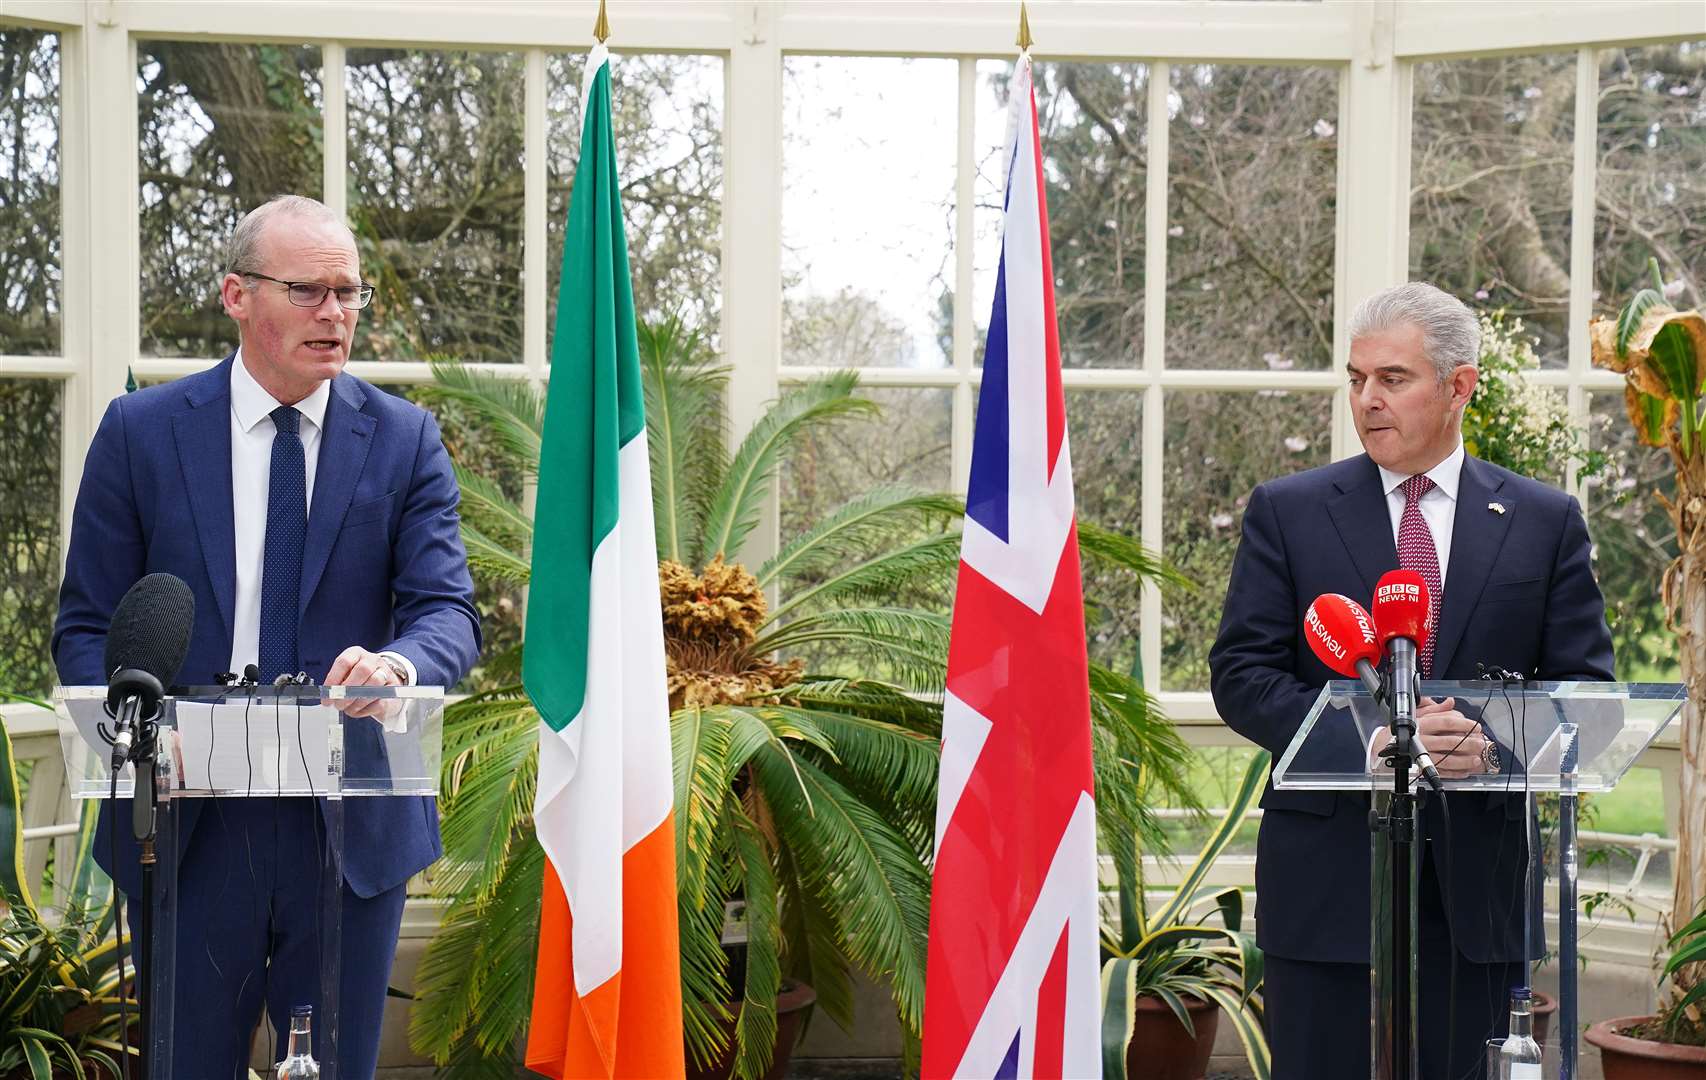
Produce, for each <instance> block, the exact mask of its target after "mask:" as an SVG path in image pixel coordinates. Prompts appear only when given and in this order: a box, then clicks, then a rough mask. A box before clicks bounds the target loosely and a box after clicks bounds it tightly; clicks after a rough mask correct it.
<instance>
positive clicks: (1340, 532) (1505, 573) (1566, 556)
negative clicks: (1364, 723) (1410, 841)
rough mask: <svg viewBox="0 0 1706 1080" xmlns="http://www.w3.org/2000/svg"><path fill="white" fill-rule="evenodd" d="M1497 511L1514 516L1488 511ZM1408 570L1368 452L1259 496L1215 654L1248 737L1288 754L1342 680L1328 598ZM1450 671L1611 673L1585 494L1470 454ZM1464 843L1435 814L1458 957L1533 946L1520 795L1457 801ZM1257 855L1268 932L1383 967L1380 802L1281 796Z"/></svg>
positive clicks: (1444, 609)
mask: <svg viewBox="0 0 1706 1080" xmlns="http://www.w3.org/2000/svg"><path fill="white" fill-rule="evenodd" d="M1495 501H1496V502H1498V503H1499V504H1500V505H1502V506H1503V507H1504V510H1505V512H1504V513H1502V514H1501V513H1497V512H1495V511H1494V510H1492V509H1490V508H1489V506H1488V504H1489V503H1491V502H1495ZM1397 568H1398V552H1397V548H1396V546H1395V544H1394V543H1393V539H1392V521H1391V517H1390V516H1389V513H1388V511H1387V506H1386V496H1385V493H1384V492H1383V491H1382V490H1381V484H1380V472H1379V470H1378V469H1377V468H1376V466H1375V464H1374V462H1373V461H1371V460H1370V459H1369V458H1368V456H1367V455H1366V454H1364V455H1361V456H1358V457H1355V458H1351V459H1349V460H1346V461H1340V462H1335V463H1334V464H1332V465H1327V466H1325V467H1323V468H1319V469H1312V470H1310V471H1308V472H1304V473H1298V474H1295V475H1292V476H1287V477H1284V478H1282V479H1278V480H1273V481H1270V482H1269V483H1266V484H1263V485H1261V486H1260V487H1258V488H1256V490H1255V491H1254V492H1253V493H1252V494H1251V496H1250V505H1249V508H1248V509H1247V510H1246V511H1245V514H1244V528H1243V539H1242V541H1241V542H1240V544H1239V546H1238V554H1237V556H1236V558H1235V559H1234V560H1233V564H1232V576H1231V579H1230V581H1229V583H1228V585H1227V590H1226V607H1225V609H1224V612H1223V614H1222V617H1221V623H1220V635H1219V637H1218V638H1217V639H1216V641H1215V643H1214V648H1213V650H1212V651H1211V652H1210V653H1209V667H1210V670H1211V673H1212V686H1213V690H1214V702H1215V707H1216V708H1217V709H1218V710H1219V712H1220V715H1221V717H1222V718H1223V719H1224V720H1225V721H1226V723H1227V724H1228V725H1229V726H1231V727H1232V728H1233V730H1235V731H1237V732H1238V733H1239V734H1241V735H1243V736H1244V737H1246V738H1248V739H1250V740H1251V741H1252V742H1255V743H1257V744H1258V745H1260V746H1262V747H1263V748H1265V749H1267V750H1269V751H1270V752H1272V753H1273V755H1274V758H1275V760H1278V758H1279V756H1280V755H1281V754H1283V753H1284V752H1285V749H1286V747H1287V745H1288V744H1289V743H1290V742H1291V740H1292V737H1293V736H1294V735H1295V734H1296V733H1297V730H1298V728H1299V727H1300V726H1301V725H1302V723H1303V718H1304V716H1305V714H1307V713H1308V711H1309V707H1310V705H1311V704H1312V703H1313V701H1314V699H1315V696H1316V694H1317V692H1318V691H1319V690H1320V688H1321V686H1322V685H1323V684H1324V683H1326V682H1327V681H1328V680H1329V679H1334V678H1338V677H1339V676H1337V675H1335V674H1333V672H1332V671H1330V670H1329V669H1328V668H1327V667H1326V666H1325V665H1323V664H1322V663H1321V662H1320V661H1319V660H1317V659H1316V658H1315V655H1314V653H1313V652H1311V651H1310V649H1309V647H1308V643H1307V642H1305V641H1304V640H1303V637H1302V625H1303V616H1304V612H1305V611H1306V610H1307V609H1308V607H1309V605H1310V603H1311V602H1313V601H1314V599H1315V598H1316V597H1317V596H1319V595H1321V594H1322V593H1328V592H1337V593H1344V594H1345V595H1347V596H1350V597H1351V598H1353V599H1355V600H1357V601H1358V602H1360V603H1364V604H1366V603H1367V601H1368V599H1369V598H1370V597H1371V596H1372V595H1373V592H1374V587H1375V584H1376V583H1377V582H1378V581H1379V580H1380V577H1381V575H1383V574H1385V573H1386V572H1387V571H1389V570H1395V569H1397ZM1439 622H1440V625H1439V630H1438V635H1437V637H1436V638H1435V647H1434V674H1435V677H1436V678H1440V679H1457V680H1463V679H1473V678H1476V677H1477V671H1476V668H1475V665H1476V664H1477V663H1482V664H1485V665H1487V666H1488V667H1494V666H1498V667H1504V668H1509V669H1511V670H1514V671H1521V672H1524V673H1526V674H1528V675H1529V676H1530V677H1532V678H1538V679H1559V680H1564V679H1588V680H1605V681H1609V680H1610V679H1611V678H1612V655H1611V634H1610V631H1609V630H1608V629H1607V627H1606V624H1605V602H1604V600H1603V598H1602V597H1601V596H1600V592H1599V586H1598V585H1597V584H1596V583H1595V582H1594V578H1593V569H1592V565H1591V562H1590V547H1589V542H1588V533H1587V524H1586V522H1585V521H1583V519H1582V513H1581V509H1580V507H1579V506H1577V505H1576V501H1575V499H1573V498H1571V497H1570V496H1569V495H1566V494H1565V493H1564V492H1562V491H1559V490H1558V489H1556V488H1553V487H1548V486H1547V485H1545V484H1541V483H1537V482H1535V481H1533V480H1529V479H1527V478H1525V477H1522V476H1518V475H1517V474H1516V473H1513V472H1510V471H1509V470H1507V469H1502V468H1499V467H1498V466H1496V465H1489V464H1487V463H1486V462H1484V461H1479V460H1477V459H1476V458H1473V457H1469V456H1465V458H1464V461H1463V475H1462V480H1461V481H1460V483H1459V486H1458V492H1457V512H1456V517H1455V519H1454V524H1453V526H1452V539H1451V555H1450V562H1449V564H1448V567H1447V570H1446V575H1445V597H1444V600H1443V603H1442V605H1441V610H1440V615H1439ZM1451 798H1452V803H1451V813H1452V822H1451V834H1450V844H1449V847H1445V846H1444V845H1443V844H1442V841H1443V840H1444V839H1445V837H1444V835H1443V834H1444V828H1443V825H1442V823H1441V821H1440V818H1439V815H1438V814H1433V815H1431V816H1430V817H1429V819H1428V829H1429V839H1430V842H1431V844H1432V847H1433V854H1434V857H1435V859H1436V865H1437V862H1438V860H1439V859H1440V858H1441V857H1443V856H1447V855H1448V856H1449V859H1450V866H1449V871H1450V873H1449V877H1450V880H1451V885H1450V890H1449V891H1450V894H1451V895H1449V896H1448V897H1446V898H1445V899H1446V900H1447V901H1448V903H1447V906H1446V910H1447V912H1448V913H1449V916H1450V919H1451V924H1452V935H1453V938H1454V939H1455V942H1456V944H1457V947H1458V948H1459V949H1460V950H1461V951H1462V952H1463V953H1464V955H1465V956H1467V957H1469V958H1470V959H1471V960H1475V961H1477V962H1481V963H1493V962H1510V961H1515V960H1518V959H1521V958H1522V957H1523V956H1524V954H1525V953H1527V954H1529V955H1533V953H1534V951H1535V950H1534V943H1533V942H1530V944H1529V947H1528V948H1526V949H1525V948H1524V945H1523V941H1522V936H1523V935H1522V921H1523V911H1522V904H1521V903H1520V902H1517V903H1514V904H1513V903H1511V897H1513V896H1517V895H1519V893H1518V892H1517V890H1519V889H1520V888H1521V883H1522V872H1523V868H1524V864H1525V859H1524V858H1523V849H1522V837H1523V833H1524V831H1525V825H1524V824H1523V822H1522V820H1521V819H1522V817H1523V816H1524V815H1523V805H1522V801H1521V799H1520V798H1506V797H1505V796H1503V795H1492V796H1485V795H1483V796H1475V795H1470V796H1463V795H1454V796H1452V797H1451ZM1261 805H1262V807H1263V809H1264V810H1265V811H1266V813H1265V815H1264V817H1263V820H1262V828H1261V835H1260V839H1259V841H1258V848H1257V864H1256V889H1257V900H1256V903H1257V916H1256V918H1257V934H1258V938H1259V941H1260V944H1261V945H1262V947H1263V948H1264V949H1267V950H1269V951H1271V952H1273V953H1274V954H1275V955H1277V956H1283V957H1288V958H1292V959H1298V960H1323V961H1336V962H1342V963H1366V962H1368V957H1369V940H1368V934H1369V931H1368V926H1369V875H1370V856H1369V841H1370V836H1369V829H1368V820H1367V814H1368V798H1367V796H1365V795H1360V794H1344V793H1341V794H1335V793H1332V792H1315V791H1276V790H1274V788H1273V785H1272V782H1271V781H1270V783H1269V785H1268V788H1267V790H1266V791H1265V792H1263V795H1262V802H1261Z"/></svg>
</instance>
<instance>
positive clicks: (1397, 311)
mask: <svg viewBox="0 0 1706 1080" xmlns="http://www.w3.org/2000/svg"><path fill="white" fill-rule="evenodd" d="M1405 325H1408V326H1414V327H1416V328H1417V329H1418V330H1420V331H1421V332H1422V351H1423V352H1424V353H1425V354H1427V358H1428V359H1429V360H1432V361H1433V365H1434V370H1435V371H1436V372H1438V374H1439V380H1440V382H1444V381H1445V380H1447V379H1449V378H1450V377H1451V373H1452V371H1454V370H1455V369H1457V368H1458V367H1461V366H1463V365H1468V366H1469V367H1479V366H1480V358H1481V321H1480V320H1479V319H1478V318H1476V317H1475V313H1474V312H1473V311H1471V310H1469V306H1468V305H1467V304H1465V303H1464V302H1463V301H1461V300H1459V299H1458V298H1457V297H1455V296H1452V295H1451V294H1450V293H1448V292H1445V291H1444V290H1442V289H1440V288H1438V287H1436V286H1433V285H1430V284H1428V283H1427V282H1425V281H1412V282H1409V283H1407V284H1404V285H1394V286H1393V287H1392V288H1390V289H1382V290H1381V291H1380V292H1377V293H1375V294H1374V295H1373V296H1370V297H1369V298H1368V299H1366V300H1364V301H1363V302H1362V303H1360V304H1358V305H1357V306H1356V310H1355V311H1353V312H1351V317H1350V320H1349V322H1348V323H1347V324H1346V332H1347V333H1349V334H1350V339H1351V341H1353V342H1354V341H1356V340H1357V339H1358V338H1362V337H1367V336H1368V335H1370V334H1379V333H1383V332H1385V331H1387V330H1391V329H1394V328H1396V327H1399V326H1405Z"/></svg>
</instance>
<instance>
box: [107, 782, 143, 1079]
mask: <svg viewBox="0 0 1706 1080" xmlns="http://www.w3.org/2000/svg"><path fill="white" fill-rule="evenodd" d="M118 773H119V771H118V769H117V768H114V769H113V777H112V791H111V794H109V795H108V797H107V812H108V813H109V814H111V815H112V817H111V819H110V824H111V826H112V827H111V828H110V829H108V830H107V848H108V851H107V857H108V859H109V860H110V862H109V863H108V865H110V866H111V867H112V868H113V872H114V873H115V874H116V873H117V872H118V811H117V810H116V809H115V808H116V807H117V805H118ZM130 797H131V798H132V799H134V798H136V793H135V791H134V790H133V791H132V792H131V796H130ZM113 895H114V896H115V897H116V898H117V900H116V902H115V903H114V904H113V934H114V935H115V936H116V937H117V938H118V1023H119V1029H118V1047H119V1054H118V1059H119V1066H120V1068H121V1069H122V1070H123V1073H124V1076H123V1080H130V1008H129V1004H128V999H127V998H126V997H125V992H124V903H125V895H124V892H123V890H121V889H120V888H119V887H118V885H117V884H116V883H115V884H114V885H113ZM132 966H133V967H134V965H132ZM136 989H137V999H136V1000H137V1009H138V1010H140V1009H141V1008H142V994H141V991H142V971H141V970H140V969H137V970H136Z"/></svg>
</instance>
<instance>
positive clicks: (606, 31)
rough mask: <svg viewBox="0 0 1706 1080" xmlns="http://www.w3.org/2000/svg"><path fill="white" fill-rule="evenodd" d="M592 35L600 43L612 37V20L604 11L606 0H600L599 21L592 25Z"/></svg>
mask: <svg viewBox="0 0 1706 1080" xmlns="http://www.w3.org/2000/svg"><path fill="white" fill-rule="evenodd" d="M592 36H593V37H594V38H596V39H597V41H598V43H599V44H600V45H602V44H604V42H605V41H606V39H608V38H609V37H610V20H609V19H608V18H607V17H606V16H605V13H604V0H598V21H597V22H596V23H594V24H593V25H592Z"/></svg>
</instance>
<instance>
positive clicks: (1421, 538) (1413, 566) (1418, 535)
mask: <svg viewBox="0 0 1706 1080" xmlns="http://www.w3.org/2000/svg"><path fill="white" fill-rule="evenodd" d="M1433 489H1434V482H1433V481H1432V480H1430V479H1428V477H1427V475H1426V474H1425V473H1418V474H1417V475H1415V476H1412V477H1410V478H1409V479H1408V480H1406V481H1404V482H1403V483H1402V484H1399V485H1398V490H1400V491H1402V492H1403V493H1404V516H1403V517H1401V518H1399V519H1398V565H1399V567H1400V568H1402V569H1404V570H1414V571H1415V572H1416V573H1418V574H1420V575H1422V580H1423V581H1425V582H1427V584H1428V639H1427V642H1426V644H1424V645H1423V646H1422V649H1421V655H1420V656H1419V657H1417V664H1418V665H1419V666H1420V669H1421V673H1422V678H1424V679H1431V678H1432V677H1433V670H1434V638H1435V637H1436V636H1438V630H1439V605H1440V601H1441V600H1442V599H1443V597H1442V596H1441V595H1440V587H1439V552H1438V550H1437V549H1435V547H1434V534H1433V530H1431V529H1429V528H1428V520H1427V518H1424V517H1423V516H1422V506H1421V502H1422V496H1423V495H1426V494H1427V493H1428V492H1430V491H1432V490H1433Z"/></svg>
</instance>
